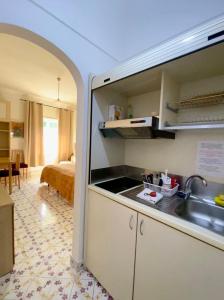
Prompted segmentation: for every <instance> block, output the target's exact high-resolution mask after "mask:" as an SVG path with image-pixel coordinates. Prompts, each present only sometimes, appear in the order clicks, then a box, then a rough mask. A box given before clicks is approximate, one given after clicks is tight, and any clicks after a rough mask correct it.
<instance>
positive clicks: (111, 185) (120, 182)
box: [95, 177, 142, 194]
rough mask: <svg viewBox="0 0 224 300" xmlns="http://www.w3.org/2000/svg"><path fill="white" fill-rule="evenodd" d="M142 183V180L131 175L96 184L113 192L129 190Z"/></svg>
mask: <svg viewBox="0 0 224 300" xmlns="http://www.w3.org/2000/svg"><path fill="white" fill-rule="evenodd" d="M140 184H142V181H140V180H137V179H133V178H129V177H119V178H116V179H112V180H108V181H104V182H100V183H96V184H95V186H98V187H100V188H102V189H105V190H107V191H109V192H112V193H115V194H117V193H120V192H122V191H125V190H128V189H130V188H133V187H135V186H138V185H140Z"/></svg>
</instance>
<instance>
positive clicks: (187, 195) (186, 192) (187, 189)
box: [184, 175, 208, 200]
mask: <svg viewBox="0 0 224 300" xmlns="http://www.w3.org/2000/svg"><path fill="white" fill-rule="evenodd" d="M195 178H198V179H200V180H201V182H202V183H203V185H204V186H207V185H208V184H207V181H206V180H205V178H204V177H202V176H200V175H192V176H190V177H188V178H187V180H186V182H185V185H184V199H185V200H187V199H189V198H190V196H191V185H192V182H193V180H194V179H195Z"/></svg>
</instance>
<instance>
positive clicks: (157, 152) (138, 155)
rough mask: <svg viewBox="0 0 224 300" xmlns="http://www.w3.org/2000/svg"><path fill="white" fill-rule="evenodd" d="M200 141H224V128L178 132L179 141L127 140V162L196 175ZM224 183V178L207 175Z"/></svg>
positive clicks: (156, 169) (154, 169) (159, 169)
mask: <svg viewBox="0 0 224 300" xmlns="http://www.w3.org/2000/svg"><path fill="white" fill-rule="evenodd" d="M200 141H222V142H223V129H217V130H214V129H212V130H211V129H210V130H188V131H178V132H177V133H176V139H175V140H166V139H156V140H141V141H134V140H130V141H126V145H125V163H126V164H127V165H131V166H135V167H140V168H147V169H149V170H152V171H164V170H166V169H168V170H169V172H170V173H173V174H179V175H183V176H190V175H192V174H195V173H196V171H197V169H196V158H197V146H198V142H200ZM206 178H207V179H208V180H209V181H214V182H220V183H223V181H224V178H220V177H219V178H217V177H206Z"/></svg>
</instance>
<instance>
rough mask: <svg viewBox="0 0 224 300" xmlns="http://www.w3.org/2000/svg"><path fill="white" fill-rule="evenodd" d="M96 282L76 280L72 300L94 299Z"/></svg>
mask: <svg viewBox="0 0 224 300" xmlns="http://www.w3.org/2000/svg"><path fill="white" fill-rule="evenodd" d="M93 291H94V280H75V282H74V285H73V289H72V292H71V295H70V300H75V299H78V300H89V299H93Z"/></svg>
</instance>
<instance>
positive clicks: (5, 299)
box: [0, 180, 112, 300]
mask: <svg viewBox="0 0 224 300" xmlns="http://www.w3.org/2000/svg"><path fill="white" fill-rule="evenodd" d="M12 199H13V201H14V202H15V265H14V268H13V271H12V272H11V273H10V274H7V275H5V276H3V277H1V278H0V300H25V299H35V300H73V299H80V300H82V299H104V300H105V299H112V298H110V297H109V295H108V294H107V293H106V291H105V290H104V289H103V288H102V287H101V286H100V284H99V283H98V282H97V281H96V279H95V278H94V276H93V275H92V274H91V273H89V272H88V271H87V270H85V269H81V270H80V271H79V272H75V273H74V271H72V270H71V267H70V256H71V253H72V233H73V226H74V225H73V224H74V222H73V209H72V207H71V206H69V205H68V204H67V203H66V201H65V200H64V199H62V198H61V197H59V196H58V194H57V193H56V192H55V191H54V190H53V189H48V187H47V186H46V185H40V184H39V183H38V182H37V181H34V180H33V181H32V182H29V181H27V182H23V183H22V186H21V189H20V190H19V189H18V188H15V187H14V188H13V193H12Z"/></svg>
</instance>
